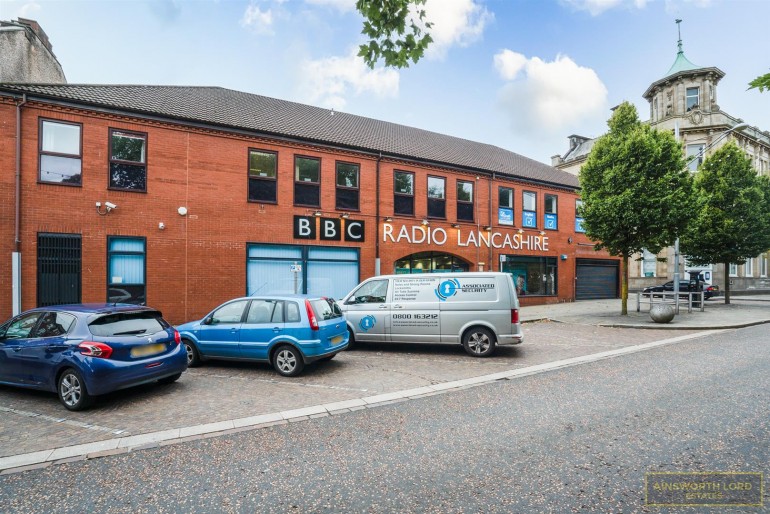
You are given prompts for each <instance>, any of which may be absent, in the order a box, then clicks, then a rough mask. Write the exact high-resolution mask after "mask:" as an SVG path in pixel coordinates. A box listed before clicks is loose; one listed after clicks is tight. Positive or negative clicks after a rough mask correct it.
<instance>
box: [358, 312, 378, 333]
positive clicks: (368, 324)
mask: <svg viewBox="0 0 770 514" xmlns="http://www.w3.org/2000/svg"><path fill="white" fill-rule="evenodd" d="M376 324H377V320H376V319H375V318H374V316H372V315H371V314H370V315H369V316H364V317H363V318H361V321H359V322H358V326H359V327H361V330H363V331H364V332H368V331H369V330H370V329H372V328H374V325H376Z"/></svg>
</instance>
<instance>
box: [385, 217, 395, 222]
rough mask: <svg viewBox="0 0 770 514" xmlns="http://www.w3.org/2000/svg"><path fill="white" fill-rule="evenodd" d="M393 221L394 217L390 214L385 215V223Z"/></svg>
mask: <svg viewBox="0 0 770 514" xmlns="http://www.w3.org/2000/svg"><path fill="white" fill-rule="evenodd" d="M391 221H393V218H391V217H390V216H385V223H390V222H391Z"/></svg>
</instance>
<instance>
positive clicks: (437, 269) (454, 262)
mask: <svg viewBox="0 0 770 514" xmlns="http://www.w3.org/2000/svg"><path fill="white" fill-rule="evenodd" d="M469 269H470V264H468V263H467V262H466V261H464V260H463V259H461V258H459V257H455V256H454V255H451V254H448V253H441V252H420V253H413V254H412V255H407V256H406V257H403V258H401V259H399V260H397V261H396V265H395V272H396V273H397V274H409V273H449V272H452V271H468V270H469Z"/></svg>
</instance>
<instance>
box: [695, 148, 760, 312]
mask: <svg viewBox="0 0 770 514" xmlns="http://www.w3.org/2000/svg"><path fill="white" fill-rule="evenodd" d="M695 190H696V192H697V193H698V206H697V210H696V211H695V213H694V216H693V219H692V222H691V224H690V227H689V228H688V230H687V232H686V233H685V234H684V235H683V236H682V238H681V240H680V249H681V250H682V253H684V254H685V255H687V259H688V260H689V261H690V262H692V263H693V264H695V265H697V266H700V265H707V264H710V263H723V264H724V271H725V303H730V279H729V276H730V275H729V268H730V263H733V264H743V263H744V262H746V259H750V258H752V257H756V256H757V255H759V254H760V253H762V252H765V251H767V250H768V249H770V180H768V178H767V177H759V176H757V173H756V171H754V169H753V168H752V166H751V159H750V158H749V157H747V156H746V155H745V154H744V153H743V151H742V150H741V149H740V148H738V146H737V145H736V144H735V143H733V142H730V143H728V144H726V145H724V146H723V147H722V148H720V149H719V150H717V151H716V152H714V153H713V154H712V155H711V156H709V157H708V158H706V160H705V161H704V162H703V164H702V165H701V167H700V168H699V171H698V173H697V174H696V176H695Z"/></svg>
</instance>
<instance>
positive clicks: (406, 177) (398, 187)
mask: <svg viewBox="0 0 770 514" xmlns="http://www.w3.org/2000/svg"><path fill="white" fill-rule="evenodd" d="M393 212H394V213H395V214H403V215H405V216H414V173H410V172H408V171H397V172H395V173H394V174H393Z"/></svg>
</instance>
